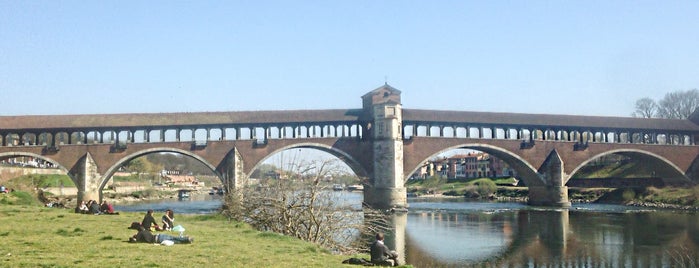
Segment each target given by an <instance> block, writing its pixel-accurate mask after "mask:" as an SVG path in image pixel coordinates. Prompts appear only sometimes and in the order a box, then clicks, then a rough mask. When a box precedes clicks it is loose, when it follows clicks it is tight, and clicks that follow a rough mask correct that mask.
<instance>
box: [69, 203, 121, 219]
mask: <svg viewBox="0 0 699 268" xmlns="http://www.w3.org/2000/svg"><path fill="white" fill-rule="evenodd" d="M75 213H82V214H94V215H100V214H107V215H116V214H119V212H115V211H114V207H113V206H112V204H109V203H108V202H107V200H104V201H102V204H100V203H98V202H97V201H95V200H89V201H87V202H85V201H80V205H78V206H77V207H76V208H75Z"/></svg>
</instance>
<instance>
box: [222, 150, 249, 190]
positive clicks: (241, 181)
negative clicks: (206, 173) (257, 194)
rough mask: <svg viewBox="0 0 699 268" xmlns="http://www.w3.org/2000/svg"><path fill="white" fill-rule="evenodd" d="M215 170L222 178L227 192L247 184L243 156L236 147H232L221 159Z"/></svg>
mask: <svg viewBox="0 0 699 268" xmlns="http://www.w3.org/2000/svg"><path fill="white" fill-rule="evenodd" d="M217 172H218V173H219V174H220V175H221V178H222V179H223V185H224V187H225V188H226V191H228V192H229V193H230V192H232V190H234V189H241V188H242V187H243V186H245V185H246V184H247V178H246V176H245V172H244V171H243V158H242V157H241V155H240V152H239V151H238V149H237V148H233V150H231V152H230V153H228V155H226V157H225V158H224V159H223V162H222V163H221V165H219V167H218V168H217Z"/></svg>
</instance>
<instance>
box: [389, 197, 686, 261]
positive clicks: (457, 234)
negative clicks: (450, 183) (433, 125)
mask: <svg viewBox="0 0 699 268" xmlns="http://www.w3.org/2000/svg"><path fill="white" fill-rule="evenodd" d="M392 220H393V227H394V228H395V231H396V232H395V233H393V234H389V235H387V239H386V243H387V244H388V245H389V247H391V248H395V249H396V250H397V251H398V253H399V254H400V256H401V261H402V262H403V263H406V262H407V263H409V264H412V265H414V266H416V267H464V266H477V267H696V266H699V246H698V245H699V215H697V214H696V213H678V212H670V211H652V212H649V211H640V210H636V211H623V210H619V208H618V207H617V208H615V209H614V210H606V211H605V210H601V211H590V210H587V209H585V207H583V208H582V209H580V208H578V209H571V210H566V209H563V210H536V209H521V208H516V209H504V210H497V209H496V210H488V211H483V210H473V211H449V210H432V211H415V212H412V211H411V212H409V213H408V214H397V215H395V216H393V219H392ZM408 222H410V223H409V224H408Z"/></svg>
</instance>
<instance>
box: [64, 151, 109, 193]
mask: <svg viewBox="0 0 699 268" xmlns="http://www.w3.org/2000/svg"><path fill="white" fill-rule="evenodd" d="M70 174H71V175H72V177H73V178H74V179H75V180H76V181H75V185H76V186H77V187H78V198H77V205H80V202H81V201H87V200H96V201H98V202H99V201H101V199H102V196H101V195H102V194H101V192H100V189H99V188H100V182H101V178H102V176H101V175H100V174H99V172H97V164H96V163H95V160H94V159H92V155H90V153H86V154H85V156H83V157H82V158H80V160H78V162H77V163H76V165H75V166H74V167H73V169H71V170H70Z"/></svg>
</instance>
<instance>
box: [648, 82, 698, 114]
mask: <svg viewBox="0 0 699 268" xmlns="http://www.w3.org/2000/svg"><path fill="white" fill-rule="evenodd" d="M697 107H699V90H697V89H692V90H688V91H677V92H670V93H667V94H665V97H664V98H663V99H662V100H660V101H659V102H658V117H660V118H667V119H687V118H689V116H690V115H691V114H692V113H693V112H694V110H695V109H696V108H697Z"/></svg>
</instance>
